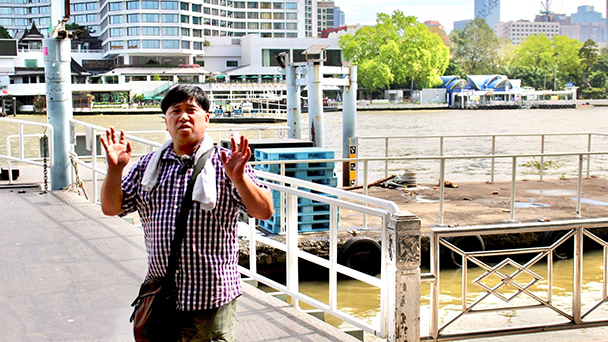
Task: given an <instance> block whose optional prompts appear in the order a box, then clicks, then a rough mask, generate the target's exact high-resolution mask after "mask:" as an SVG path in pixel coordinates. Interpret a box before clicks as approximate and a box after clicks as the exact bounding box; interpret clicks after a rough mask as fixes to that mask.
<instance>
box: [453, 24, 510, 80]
mask: <svg viewBox="0 0 608 342" xmlns="http://www.w3.org/2000/svg"><path fill="white" fill-rule="evenodd" d="M450 41H451V50H452V56H453V57H452V59H453V61H454V62H455V63H456V64H458V65H460V68H461V69H462V71H464V73H465V74H467V75H485V74H494V73H496V72H497V71H498V62H499V60H498V57H499V53H498V51H499V48H500V41H499V39H498V37H497V36H496V34H494V31H493V30H492V28H490V26H489V25H488V24H487V23H486V21H485V20H484V19H482V18H477V19H475V20H472V21H470V22H469V23H467V25H466V26H465V28H464V29H463V30H453V31H452V32H451V33H450Z"/></svg>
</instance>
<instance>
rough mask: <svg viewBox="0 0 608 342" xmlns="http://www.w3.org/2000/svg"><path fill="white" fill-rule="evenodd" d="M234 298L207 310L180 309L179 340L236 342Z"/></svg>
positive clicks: (182, 341) (184, 341) (190, 341)
mask: <svg viewBox="0 0 608 342" xmlns="http://www.w3.org/2000/svg"><path fill="white" fill-rule="evenodd" d="M235 321H236V299H235V300H233V301H232V302H230V303H228V304H226V305H224V306H222V307H219V308H216V309H209V310H200V311H180V312H179V317H178V320H177V322H178V324H179V326H180V338H179V341H180V342H236V338H235V337H234V323H235Z"/></svg>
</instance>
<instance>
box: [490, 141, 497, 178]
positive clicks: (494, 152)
mask: <svg viewBox="0 0 608 342" xmlns="http://www.w3.org/2000/svg"><path fill="white" fill-rule="evenodd" d="M495 154H496V136H495V135H493V136H492V170H491V171H490V183H491V184H494V164H495V162H496V160H495V158H494V155H495Z"/></svg>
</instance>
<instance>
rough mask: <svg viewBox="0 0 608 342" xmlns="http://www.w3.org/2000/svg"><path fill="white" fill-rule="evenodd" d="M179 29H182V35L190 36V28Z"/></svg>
mask: <svg viewBox="0 0 608 342" xmlns="http://www.w3.org/2000/svg"><path fill="white" fill-rule="evenodd" d="M181 31H182V36H184V37H189V36H190V29H189V28H187V27H182V28H181Z"/></svg>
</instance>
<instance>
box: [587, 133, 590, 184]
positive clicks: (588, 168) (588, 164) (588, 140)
mask: <svg viewBox="0 0 608 342" xmlns="http://www.w3.org/2000/svg"><path fill="white" fill-rule="evenodd" d="M587 152H591V133H589V137H588V139H587ZM590 168H591V154H588V155H587V179H589V177H590V174H589V170H590Z"/></svg>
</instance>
